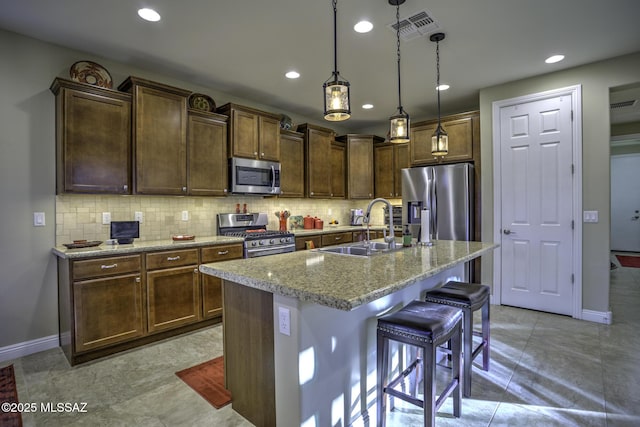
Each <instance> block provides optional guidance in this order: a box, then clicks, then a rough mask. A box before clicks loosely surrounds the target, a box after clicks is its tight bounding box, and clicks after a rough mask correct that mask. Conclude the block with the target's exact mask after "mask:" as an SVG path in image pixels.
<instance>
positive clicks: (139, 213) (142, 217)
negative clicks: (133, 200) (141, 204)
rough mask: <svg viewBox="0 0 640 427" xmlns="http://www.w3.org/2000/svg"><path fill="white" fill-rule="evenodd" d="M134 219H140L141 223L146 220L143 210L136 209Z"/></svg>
mask: <svg viewBox="0 0 640 427" xmlns="http://www.w3.org/2000/svg"><path fill="white" fill-rule="evenodd" d="M133 220H134V221H138V222H139V223H140V224H142V222H143V221H144V215H143V214H142V212H139V211H136V213H134V214H133Z"/></svg>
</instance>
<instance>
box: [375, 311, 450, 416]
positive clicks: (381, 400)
mask: <svg viewBox="0 0 640 427" xmlns="http://www.w3.org/2000/svg"><path fill="white" fill-rule="evenodd" d="M462 317H463V316H462V310H460V309H459V308H455V307H449V306H445V305H441V304H433V303H429V302H424V301H417V300H416V301H412V302H410V303H409V304H407V305H406V306H405V307H404V308H402V309H401V310H399V311H397V312H395V313H392V314H389V315H387V316H384V317H381V318H380V319H378V331H377V372H378V387H377V396H376V398H377V414H378V426H381V427H384V426H385V424H386V419H385V418H386V400H387V399H386V396H385V394H388V395H390V396H394V397H396V398H399V399H402V400H404V401H406V402H409V403H411V404H413V405H418V406H421V407H422V408H423V409H424V425H425V426H430V427H433V426H435V417H436V412H437V411H438V408H440V406H441V405H442V404H443V403H444V401H445V400H446V398H447V397H448V396H450V395H451V396H452V397H453V415H454V416H455V417H460V402H461V400H462V396H461V395H462V392H461V388H460V362H461V357H462V355H461V352H462V348H461V347H462ZM390 340H393V341H397V342H400V343H403V344H410V345H413V346H416V347H418V348H420V349H421V350H422V354H423V360H422V364H423V371H424V381H423V385H424V396H423V400H420V399H418V398H417V397H416V396H415V390H412V394H411V395H409V394H406V393H404V392H402V391H398V390H396V389H394V387H395V386H396V385H398V384H399V383H400V382H402V381H403V380H404V378H406V377H407V376H408V375H409V374H411V372H412V371H413V370H414V369H417V368H418V367H419V365H420V362H421V360H420V358H419V357H418V358H416V359H415V360H414V361H413V362H412V363H410V364H409V366H408V367H407V369H405V370H404V371H403V372H401V373H399V375H398V376H397V377H396V378H395V379H393V380H391V381H389V380H388V378H387V377H388V375H389V372H388V371H389V341H390ZM448 341H450V344H451V356H452V370H451V381H450V382H449V383H448V384H447V386H446V387H445V390H444V391H443V392H442V394H440V396H439V397H438V399H437V400H436V390H435V386H436V375H435V370H436V350H437V348H438V347H439V346H441V345H443V344H446V343H447V342H448ZM419 353H420V352H418V354H419Z"/></svg>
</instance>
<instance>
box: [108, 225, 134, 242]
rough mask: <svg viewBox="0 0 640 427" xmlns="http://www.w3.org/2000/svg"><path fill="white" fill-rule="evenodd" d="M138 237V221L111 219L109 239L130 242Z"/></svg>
mask: <svg viewBox="0 0 640 427" xmlns="http://www.w3.org/2000/svg"><path fill="white" fill-rule="evenodd" d="M138 237H140V223H139V222H138V221H111V235H110V238H111V239H117V240H118V243H132V242H133V239H136V238H138Z"/></svg>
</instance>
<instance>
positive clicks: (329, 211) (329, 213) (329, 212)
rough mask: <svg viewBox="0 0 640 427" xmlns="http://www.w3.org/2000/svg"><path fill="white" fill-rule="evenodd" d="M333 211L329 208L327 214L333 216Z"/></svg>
mask: <svg viewBox="0 0 640 427" xmlns="http://www.w3.org/2000/svg"><path fill="white" fill-rule="evenodd" d="M332 212H333V211H332V210H331V208H329V209H327V215H329V216H331V213H332Z"/></svg>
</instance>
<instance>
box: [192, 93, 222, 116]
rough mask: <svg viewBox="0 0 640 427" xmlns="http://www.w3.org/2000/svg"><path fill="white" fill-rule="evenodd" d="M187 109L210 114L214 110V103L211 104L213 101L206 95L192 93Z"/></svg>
mask: <svg viewBox="0 0 640 427" xmlns="http://www.w3.org/2000/svg"><path fill="white" fill-rule="evenodd" d="M189 108H193V109H194V110H200V111H206V112H208V113H210V112H212V111H214V110H215V109H216V103H215V102H213V99H212V98H211V97H210V96H208V95H204V94H202V93H192V94H191V96H189Z"/></svg>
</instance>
